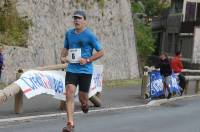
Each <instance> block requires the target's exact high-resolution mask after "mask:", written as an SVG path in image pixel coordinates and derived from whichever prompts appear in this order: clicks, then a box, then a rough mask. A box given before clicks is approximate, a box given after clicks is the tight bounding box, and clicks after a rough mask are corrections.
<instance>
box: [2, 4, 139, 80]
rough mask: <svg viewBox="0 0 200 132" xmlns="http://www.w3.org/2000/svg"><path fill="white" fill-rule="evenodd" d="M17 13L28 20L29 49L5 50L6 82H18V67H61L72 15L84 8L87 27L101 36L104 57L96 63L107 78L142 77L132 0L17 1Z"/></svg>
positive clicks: (11, 48)
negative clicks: (29, 24) (102, 3)
mask: <svg viewBox="0 0 200 132" xmlns="http://www.w3.org/2000/svg"><path fill="white" fill-rule="evenodd" d="M16 1H17V3H16V6H17V10H18V13H19V14H20V16H22V17H28V18H29V19H31V20H32V23H33V25H32V26H31V27H30V29H29V32H28V34H29V39H28V42H27V45H28V47H27V48H18V47H17V48H16V47H12V46H9V47H5V50H4V56H5V64H6V67H5V70H4V72H3V81H5V82H12V81H14V80H15V73H16V70H17V69H18V68H19V67H22V68H26V69H29V68H33V67H38V66H43V65H51V64H58V63H59V62H60V61H59V56H60V51H61V48H62V47H63V41H64V34H65V31H66V30H67V29H68V28H72V27H73V25H72V17H71V16H72V14H73V12H74V11H75V10H76V9H83V10H85V11H86V13H87V15H88V22H89V23H88V26H89V27H90V28H91V29H92V31H93V32H94V33H95V34H96V35H97V36H98V37H99V39H100V40H101V43H102V45H103V47H104V49H105V56H104V57H103V58H101V59H100V60H98V61H96V62H95V63H96V64H103V65H104V79H105V80H114V79H132V78H136V77H138V76H139V72H138V61H137V54H136V48H135V36H134V28H133V21H132V14H131V9H130V0H105V3H104V7H102V6H100V5H99V4H98V2H97V0H89V1H85V0H16Z"/></svg>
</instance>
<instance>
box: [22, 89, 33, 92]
mask: <svg viewBox="0 0 200 132" xmlns="http://www.w3.org/2000/svg"><path fill="white" fill-rule="evenodd" d="M30 91H32V89H31V88H27V89H26V90H24V91H23V92H24V93H28V92H30Z"/></svg>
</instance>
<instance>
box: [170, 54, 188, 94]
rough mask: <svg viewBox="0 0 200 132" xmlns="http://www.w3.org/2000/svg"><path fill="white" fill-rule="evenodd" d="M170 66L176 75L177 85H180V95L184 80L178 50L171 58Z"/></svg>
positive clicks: (184, 83)
mask: <svg viewBox="0 0 200 132" xmlns="http://www.w3.org/2000/svg"><path fill="white" fill-rule="evenodd" d="M171 67H172V70H173V72H174V73H175V74H176V75H177V76H178V82H179V86H180V87H181V95H182V93H183V91H184V88H185V85H186V80H185V77H184V76H183V74H182V73H181V72H182V70H183V63H182V61H181V52H180V51H178V52H176V53H175V56H174V57H173V58H172V60H171Z"/></svg>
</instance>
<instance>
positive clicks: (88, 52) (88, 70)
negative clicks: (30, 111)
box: [60, 11, 104, 132]
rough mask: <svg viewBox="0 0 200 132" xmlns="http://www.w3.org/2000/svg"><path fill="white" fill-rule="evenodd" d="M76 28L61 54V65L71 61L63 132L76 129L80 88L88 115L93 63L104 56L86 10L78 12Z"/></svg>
mask: <svg viewBox="0 0 200 132" xmlns="http://www.w3.org/2000/svg"><path fill="white" fill-rule="evenodd" d="M73 18H74V26H75V28H74V29H70V30H68V31H67V32H66V34H65V42H64V48H63V49H62V51H61V57H60V60H61V63H66V62H68V63H69V64H68V65H67V68H66V78H65V84H66V110H67V123H66V124H67V126H66V127H64V128H63V132H71V131H73V128H74V119H73V115H74V95H75V91H76V86H77V85H79V94H78V95H79V100H80V103H81V109H82V111H83V112H84V113H87V112H88V92H89V88H90V82H91V78H92V73H93V65H92V62H93V61H95V60H97V59H99V58H100V57H102V56H103V55H104V52H103V50H102V46H101V44H100V42H99V40H98V39H97V37H96V36H95V35H94V34H93V33H92V32H91V31H90V30H89V29H88V28H87V27H86V14H85V12H84V11H75V12H74V15H73ZM93 50H96V52H95V53H94V54H93Z"/></svg>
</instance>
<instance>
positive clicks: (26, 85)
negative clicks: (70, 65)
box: [15, 65, 103, 100]
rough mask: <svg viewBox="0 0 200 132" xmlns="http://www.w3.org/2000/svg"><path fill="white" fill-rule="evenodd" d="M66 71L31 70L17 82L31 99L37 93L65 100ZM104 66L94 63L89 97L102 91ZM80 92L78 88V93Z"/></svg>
mask: <svg viewBox="0 0 200 132" xmlns="http://www.w3.org/2000/svg"><path fill="white" fill-rule="evenodd" d="M65 74H66V72H65V71H54V70H51V71H38V70H30V71H27V72H25V73H23V74H22V75H21V77H20V78H19V79H18V80H17V81H16V82H15V83H16V84H17V85H18V86H19V87H20V88H21V90H22V91H23V93H24V94H25V96H26V97H27V98H28V99H30V98H32V97H34V96H36V95H40V94H43V93H45V94H49V95H52V96H53V97H54V98H56V99H60V100H65V98H66V97H65ZM102 80H103V66H102V65H94V72H93V75H92V80H91V85H90V91H89V98H90V97H92V96H93V95H95V94H96V93H97V92H101V91H102ZM77 94H78V88H77V89H76V94H75V96H76V95H77Z"/></svg>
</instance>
